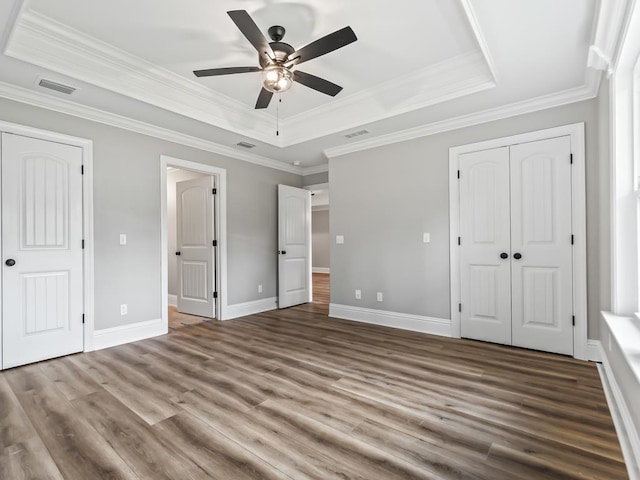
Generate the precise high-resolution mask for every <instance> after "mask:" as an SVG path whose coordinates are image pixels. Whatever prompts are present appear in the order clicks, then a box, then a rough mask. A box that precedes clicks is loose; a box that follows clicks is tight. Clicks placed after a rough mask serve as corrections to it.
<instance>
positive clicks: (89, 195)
mask: <svg viewBox="0 0 640 480" xmlns="http://www.w3.org/2000/svg"><path fill="white" fill-rule="evenodd" d="M0 132H6V133H13V134H15V135H22V136H25V137H32V138H37V139H39V140H45V141H49V142H57V143H63V144H66V145H72V146H75V147H80V148H81V149H82V165H83V176H82V233H83V238H84V251H83V255H82V263H83V266H82V270H83V271H82V274H83V289H84V298H83V310H84V329H83V331H84V347H83V351H85V352H90V351H92V350H93V349H94V347H93V332H94V311H95V308H94V298H95V294H94V253H93V252H94V239H93V141H91V140H88V139H85V138H79V137H73V136H71V135H65V134H62V133H56V132H50V131H48V130H41V129H38V128H33V127H28V126H25V125H18V124H15V123H9V122H3V121H0ZM1 197H2V185H1V184H0V198H1ZM3 253H4V252H2V251H1V245H0V258H3V257H2V255H3ZM1 291H2V278H0V292H1ZM1 302H2V297H1V296H0V323H1V322H2V308H1V306H2V303H1ZM1 336H2V329H1V328H0V369H2V368H3V367H2V337H1Z"/></svg>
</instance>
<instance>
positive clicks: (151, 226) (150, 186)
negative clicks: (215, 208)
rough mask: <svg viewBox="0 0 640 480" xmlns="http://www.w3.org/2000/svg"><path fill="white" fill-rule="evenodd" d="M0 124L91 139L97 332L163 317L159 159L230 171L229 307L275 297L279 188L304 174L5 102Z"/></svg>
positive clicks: (0, 107) (0, 101)
mask: <svg viewBox="0 0 640 480" xmlns="http://www.w3.org/2000/svg"><path fill="white" fill-rule="evenodd" d="M0 119H1V120H4V121H8V122H13V123H18V124H22V125H28V126H33V127H36V128H41V129H45V130H50V131H54V132H60V133H64V134H68V135H74V136H77V137H82V138H87V139H91V140H93V148H94V150H93V154H94V228H95V328H96V329H104V328H109V327H115V326H119V325H124V324H129V323H136V322H141V321H145V320H152V319H157V318H160V316H161V311H160V309H161V304H160V302H161V292H160V155H161V154H164V155H169V156H172V157H177V158H182V159H185V160H191V161H194V162H199V163H203V164H207V165H214V166H216V167H220V168H225V169H227V204H228V208H227V242H228V245H227V255H228V272H227V275H228V295H229V296H228V302H229V304H234V303H241V302H248V301H251V300H258V299H260V298H269V297H275V296H276V282H277V258H276V252H277V185H278V184H279V183H282V184H286V185H292V186H296V187H298V186H300V185H301V183H302V177H301V176H299V175H294V174H289V173H286V172H282V171H278V170H274V169H270V168H266V167H261V166H257V165H253V164H250V163H247V162H243V161H240V160H235V159H232V158H228V157H223V156H221V155H217V154H214V153H210V152H205V151H202V150H197V149H194V148H190V147H185V146H183V145H178V144H175V143H171V142H167V141H164V140H159V139H156V138H152V137H148V136H145V135H140V134H137V133H133V132H129V131H126V130H122V129H118V128H114V127H109V126H106V125H102V124H99V123H94V122H90V121H87V120H83V119H80V118H76V117H72V116H68V115H63V114H60V113H56V112H52V111H49V110H45V109H41V108H37V107H32V106H29V105H25V104H21V103H18V102H13V101H9V100H5V99H0ZM120 233H126V234H127V236H128V238H127V240H128V245H127V246H126V247H121V246H120V245H119V241H118V240H119V234H120ZM259 283H261V284H262V285H263V293H262V294H258V293H257V291H258V290H257V285H258V284H259ZM123 303H126V304H128V310H129V314H128V315H127V316H120V308H119V306H120V304H123Z"/></svg>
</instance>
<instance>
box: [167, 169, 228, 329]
mask: <svg viewBox="0 0 640 480" xmlns="http://www.w3.org/2000/svg"><path fill="white" fill-rule="evenodd" d="M214 182H215V181H214V179H213V177H212V176H211V175H207V174H204V173H201V172H193V171H190V170H182V169H179V168H176V167H167V263H168V274H169V278H168V303H169V308H168V315H169V329H170V330H171V329H175V328H178V327H181V326H185V325H193V324H196V323H200V322H202V321H203V320H205V319H210V318H215V300H216V299H215V298H214V296H213V294H212V293H210V292H209V290H210V288H208V287H209V285H210V284H213V285H215V273H216V272H215V257H214V248H213V244H214V242H215V236H216V235H215V214H214V212H213V202H214V198H213V195H212V189H213V188H215V187H214Z"/></svg>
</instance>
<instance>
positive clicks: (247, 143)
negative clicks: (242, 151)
mask: <svg viewBox="0 0 640 480" xmlns="http://www.w3.org/2000/svg"><path fill="white" fill-rule="evenodd" d="M236 145H238V146H239V147H242V148H253V147H255V145H254V144H253V143H249V142H240V143H237V144H236Z"/></svg>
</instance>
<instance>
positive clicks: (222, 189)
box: [160, 155, 228, 332]
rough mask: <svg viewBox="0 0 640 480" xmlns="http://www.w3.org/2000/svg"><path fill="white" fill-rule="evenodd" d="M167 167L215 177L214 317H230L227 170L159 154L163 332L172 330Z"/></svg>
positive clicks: (222, 318) (223, 318) (224, 318)
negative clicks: (169, 294) (228, 308)
mask: <svg viewBox="0 0 640 480" xmlns="http://www.w3.org/2000/svg"><path fill="white" fill-rule="evenodd" d="M167 167H176V168H179V169H181V170H191V171H193V172H199V173H203V174H205V175H211V176H213V177H216V181H215V184H216V189H217V192H216V199H215V202H214V222H215V225H214V231H215V232H216V240H217V242H218V246H217V248H216V251H215V255H214V257H215V271H214V272H212V274H213V277H214V278H212V279H211V281H212V285H215V290H216V291H217V292H218V298H217V299H216V302H215V303H216V311H215V317H216V319H218V320H227V298H228V290H227V171H226V170H225V169H224V168H219V167H213V166H211V165H206V164H203V163H197V162H191V161H189V160H183V159H180V158H174V157H169V156H167V155H160V200H161V212H160V232H161V233H160V235H161V249H160V257H161V259H160V263H161V276H162V279H161V290H160V292H161V295H160V297H161V308H162V323H161V328H162V330H163V331H164V332H168V331H169V314H168V309H169V300H168V293H169V262H168V258H167V255H168V244H167Z"/></svg>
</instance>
